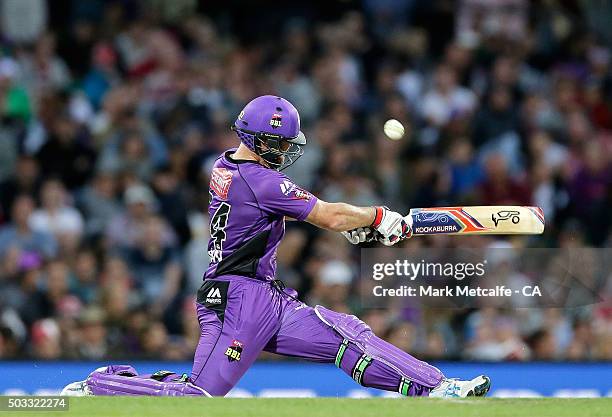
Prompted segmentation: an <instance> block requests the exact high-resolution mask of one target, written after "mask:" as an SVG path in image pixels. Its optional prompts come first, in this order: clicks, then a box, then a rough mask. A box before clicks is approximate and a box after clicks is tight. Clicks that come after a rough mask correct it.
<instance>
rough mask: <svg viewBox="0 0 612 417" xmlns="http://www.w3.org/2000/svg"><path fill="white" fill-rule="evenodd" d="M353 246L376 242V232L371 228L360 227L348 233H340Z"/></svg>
mask: <svg viewBox="0 0 612 417" xmlns="http://www.w3.org/2000/svg"><path fill="white" fill-rule="evenodd" d="M340 233H342V236H344V237H345V238H346V239H347V240H348V241H349V242H351V243H352V244H353V245H358V244H360V243H363V242H371V241H372V240H374V238H375V237H374V231H373V230H372V229H370V228H369V227H358V228H356V229H353V230H347V231H346V232H340Z"/></svg>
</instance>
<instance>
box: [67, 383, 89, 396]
mask: <svg viewBox="0 0 612 417" xmlns="http://www.w3.org/2000/svg"><path fill="white" fill-rule="evenodd" d="M60 395H61V396H62V397H85V396H87V395H93V392H91V389H90V388H89V387H88V386H87V382H86V381H76V382H71V383H70V384H68V385H66V386H65V387H64V389H63V390H62V392H60Z"/></svg>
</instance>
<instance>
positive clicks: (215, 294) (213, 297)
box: [205, 288, 222, 304]
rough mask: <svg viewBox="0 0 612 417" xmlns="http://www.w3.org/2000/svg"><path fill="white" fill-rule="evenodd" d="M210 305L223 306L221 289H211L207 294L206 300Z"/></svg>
mask: <svg viewBox="0 0 612 417" xmlns="http://www.w3.org/2000/svg"><path fill="white" fill-rule="evenodd" d="M205 301H206V302H207V303H208V304H221V303H222V300H221V290H219V288H211V289H210V291H208V294H206V300H205Z"/></svg>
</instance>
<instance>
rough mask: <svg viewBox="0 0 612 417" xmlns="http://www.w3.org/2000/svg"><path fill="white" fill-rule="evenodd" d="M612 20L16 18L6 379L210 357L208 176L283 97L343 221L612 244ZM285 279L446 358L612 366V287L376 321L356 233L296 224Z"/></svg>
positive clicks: (8, 51)
mask: <svg viewBox="0 0 612 417" xmlns="http://www.w3.org/2000/svg"><path fill="white" fill-rule="evenodd" d="M241 3H242V4H241ZM279 3H282V4H279ZM610 21H612V4H611V3H610V2H582V1H578V0H576V1H563V2H561V1H555V0H542V1H537V2H529V1H527V0H489V1H484V0H462V1H457V2H454V1H445V0H430V1H427V2H421V1H414V0H361V1H359V0H349V1H342V2H336V1H328V2H325V4H319V2H317V1H314V2H300V1H297V2H259V1H254V2H237V1H233V0H228V1H224V2H215V1H212V2H208V1H207V2H198V1H196V0H172V1H162V0H155V1H153V0H152V1H144V0H143V1H138V0H109V1H101V0H81V1H76V0H75V1H69V0H54V1H52V2H51V1H48V2H47V1H44V0H7V1H3V2H1V3H0V23H1V24H0V27H1V39H0V42H1V46H2V48H1V50H0V118H1V123H0V259H1V262H0V358H2V359H7V358H24V357H29V358H39V359H56V358H79V359H103V358H104V359H107V358H155V359H158V358H161V359H191V358H192V355H193V350H194V346H195V344H196V342H197V339H198V336H199V328H198V324H197V320H196V317H195V310H194V305H193V302H194V295H195V290H196V289H197V288H198V287H199V285H200V283H201V277H202V273H203V271H204V270H205V268H206V266H207V262H208V258H207V253H206V244H207V238H208V218H207V214H206V208H207V204H208V172H209V168H210V166H211V163H212V161H213V160H214V159H215V158H216V156H217V155H218V154H219V153H221V152H222V151H223V150H225V149H227V148H230V147H233V146H236V145H237V144H238V139H237V138H236V137H235V135H234V133H233V132H231V131H230V130H229V129H228V127H229V125H230V124H231V123H232V122H233V120H234V119H235V117H236V116H237V114H238V112H239V111H240V109H241V108H242V106H244V104H246V102H248V101H249V100H250V99H252V98H253V97H255V96H258V95H261V94H267V93H272V94H278V95H281V96H283V97H286V98H287V99H289V100H290V101H292V102H293V103H294V104H295V106H296V107H297V108H298V109H299V111H300V114H301V119H302V124H303V130H304V132H305V133H306V135H307V137H308V140H309V143H308V146H307V149H306V154H305V155H304V156H303V157H302V158H301V159H300V161H299V162H298V163H297V164H295V165H293V166H292V167H290V169H288V170H287V174H288V175H289V176H291V177H293V178H294V179H295V181H296V183H298V184H300V185H302V186H303V187H305V188H307V189H310V190H312V191H313V192H314V193H315V194H316V195H318V196H320V197H321V198H323V199H325V200H329V201H345V202H349V203H353V204H357V205H362V206H364V205H374V204H385V205H387V206H389V207H392V208H393V209H395V210H398V211H407V210H408V209H409V208H410V207H431V206H444V205H461V204H463V205H470V204H471V205H474V204H482V205H486V204H522V205H537V206H540V207H542V208H543V209H544V212H545V215H546V218H547V229H546V233H545V234H544V235H543V236H541V237H537V238H530V239H529V240H526V239H523V238H519V239H512V240H509V241H507V242H503V244H509V245H532V246H536V247H561V248H571V247H594V248H599V247H610V246H611V244H612V233H611V231H612V228H611V227H610V225H611V216H610V214H611V213H612V211H611V210H610V207H612V201H611V200H612V71H611V68H612V61H611V60H612V56H611V49H610V46H611V45H612V26H610V24H609V22H610ZM389 118H395V119H397V120H400V121H401V122H402V123H403V124H404V126H405V128H406V136H405V137H404V139H402V140H399V141H391V140H389V139H387V138H386V137H385V136H384V134H383V133H382V125H383V123H384V121H385V120H387V119H389ZM499 244H500V242H499V241H498V240H493V239H491V238H484V237H478V238H465V237H460V238H455V237H453V238H448V237H442V238H437V239H436V238H431V239H428V238H419V239H412V240H411V241H410V242H407V243H406V245H408V246H411V245H412V246H414V247H419V248H421V247H471V246H476V247H486V246H487V245H499ZM278 263H279V271H278V278H280V279H282V280H284V281H285V282H286V283H287V285H288V286H292V287H295V288H297V289H298V290H299V291H300V297H301V298H302V299H303V300H305V301H307V302H309V303H321V304H325V305H327V306H329V307H330V308H334V309H336V310H339V311H345V312H354V313H358V314H360V315H361V317H362V318H363V319H364V320H365V321H366V322H367V323H368V324H369V325H370V326H371V327H372V328H373V329H374V330H375V331H376V332H377V333H378V334H379V335H381V336H382V337H385V338H386V339H388V340H389V341H391V342H393V343H395V344H397V345H398V346H400V347H401V348H403V349H405V350H407V351H409V352H413V353H415V354H418V355H421V356H423V357H426V358H434V359H436V358H438V359H439V358H443V359H476V360H478V359H484V360H531V359H533V360H566V359H567V360H612V304H611V301H610V300H612V298H611V297H610V295H611V294H612V279H611V278H610V277H607V279H608V283H609V284H608V286H607V288H606V290H605V291H604V292H603V293H602V294H601V295H602V297H603V300H604V302H602V303H599V304H596V305H591V306H585V307H581V308H572V309H536V308H532V309H512V310H505V309H495V308H481V309H456V310H435V309H431V310H430V309H418V310H405V309H401V308H398V309H387V310H373V309H363V308H361V306H360V305H359V302H358V301H359V300H358V297H356V295H355V294H356V290H355V281H356V277H357V275H358V271H359V250H358V249H356V248H354V247H352V246H351V245H349V244H348V242H347V241H346V240H345V239H344V238H343V237H342V236H341V235H339V234H333V233H328V232H322V231H317V230H315V229H314V228H313V227H311V226H309V225H304V224H297V223H295V222H293V223H292V224H289V225H288V226H287V235H286V237H285V240H284V242H283V243H282V245H281V247H280V248H279V253H278Z"/></svg>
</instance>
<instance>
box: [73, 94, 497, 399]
mask: <svg viewBox="0 0 612 417" xmlns="http://www.w3.org/2000/svg"><path fill="white" fill-rule="evenodd" d="M232 130H234V131H235V132H236V135H237V136H238V138H239V139H240V142H241V143H240V145H239V146H238V148H234V149H229V150H227V151H226V152H225V153H223V154H222V155H221V156H219V157H218V158H217V160H216V162H215V164H214V167H213V169H212V173H211V180H210V189H209V192H210V197H211V202H210V206H209V209H208V210H209V214H210V241H209V243H208V252H209V254H210V258H211V262H210V265H209V267H208V269H207V271H206V272H205V274H204V282H203V284H202V287H201V288H200V289H199V291H198V294H197V302H196V308H197V314H198V321H199V324H200V328H201V334H200V340H199V343H198V346H197V348H196V351H195V357H194V360H193V369H192V370H191V375H187V374H184V375H182V376H181V375H178V374H176V373H173V372H170V371H159V372H156V373H154V374H147V375H139V374H138V373H137V371H136V370H135V369H134V368H133V367H131V366H128V365H110V366H107V367H103V368H99V369H97V370H95V371H94V372H92V373H91V374H90V375H89V376H88V377H87V379H86V380H84V381H79V382H74V383H72V384H70V385H68V386H67V387H66V388H64V390H63V391H62V393H63V394H65V395H155V396H165V395H169V396H224V395H226V394H227V393H228V392H229V391H230V390H231V389H232V388H233V387H234V386H235V385H236V384H237V383H238V381H239V380H240V378H241V377H242V375H243V374H244V373H245V372H246V371H247V369H249V367H250V366H251V364H252V363H253V362H254V361H255V359H256V358H257V356H258V355H259V354H260V353H261V351H267V352H273V353H277V354H280V355H286V356H292V357H298V358H304V359H307V360H310V361H315V362H325V363H334V364H335V365H336V366H337V367H338V368H340V369H341V370H342V371H343V372H345V373H346V374H348V375H349V376H350V377H351V378H353V379H354V380H355V382H357V383H358V384H361V385H363V386H365V387H374V388H378V389H381V390H386V391H394V392H399V393H400V394H402V395H406V396H432V397H467V396H484V395H486V393H487V392H488V390H489V388H490V386H491V382H490V380H489V378H488V377H486V376H484V375H481V376H478V377H476V378H474V379H472V380H469V381H462V380H458V379H449V378H446V377H445V376H444V374H443V373H442V372H441V371H440V370H439V369H438V368H436V367H434V366H432V365H430V364H428V363H426V362H423V361H420V360H418V359H416V358H414V357H413V356H411V355H409V354H408V353H406V352H404V351H402V350H401V349H399V348H397V347H395V346H393V345H392V344H390V343H387V342H386V341H384V340H383V339H381V338H379V337H378V336H376V335H375V334H374V333H373V332H372V330H371V329H370V327H369V326H368V325H367V324H365V323H364V322H363V321H361V320H359V319H358V318H357V317H355V316H352V315H348V314H343V313H337V312H335V311H331V310H328V309H327V308H325V307H323V306H320V305H318V306H315V307H311V306H308V305H306V304H304V303H303V302H301V301H300V300H299V299H298V298H297V292H296V291H295V290H293V289H289V288H285V286H284V285H283V283H282V281H281V280H279V279H277V277H276V250H277V248H278V245H279V243H280V241H281V239H282V238H283V235H284V233H285V219H286V218H290V219H295V220H298V221H307V222H309V223H311V224H313V225H315V226H317V227H320V228H323V229H327V230H333V231H336V232H342V233H343V234H344V235H345V236H346V238H347V239H348V240H349V241H350V242H351V243H353V244H357V243H360V242H364V241H369V240H373V239H376V240H378V241H379V242H381V243H382V244H384V245H387V246H391V245H394V244H396V243H398V242H400V241H402V240H404V239H408V238H410V236H411V234H412V230H411V225H410V224H408V223H407V222H406V220H405V219H404V217H403V216H402V215H401V214H400V213H397V212H394V211H391V210H389V209H388V208H386V207H355V206H352V205H349V204H345V203H328V202H325V201H323V200H321V199H318V198H317V197H315V196H314V195H312V194H311V193H310V192H308V191H306V190H304V189H303V188H300V187H299V186H297V185H296V184H294V183H293V182H292V181H291V179H289V178H288V177H287V176H286V175H284V174H283V173H281V171H282V170H283V169H284V168H286V167H288V166H289V165H291V164H293V163H294V162H295V161H296V160H297V159H298V158H299V157H300V156H301V155H302V153H303V152H304V146H305V145H306V137H305V136H304V134H303V133H302V132H301V131H300V117H299V114H298V111H297V110H296V108H295V107H294V106H293V105H292V104H291V103H290V102H289V101H287V100H285V99H283V98H281V97H277V96H272V95H267V96H261V97H257V98H255V99H254V100H252V101H251V102H250V103H248V104H247V105H246V107H245V108H244V109H243V110H242V111H241V112H240V115H239V116H238V118H237V119H236V121H235V123H234V125H233V126H232ZM288 376H289V375H288Z"/></svg>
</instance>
